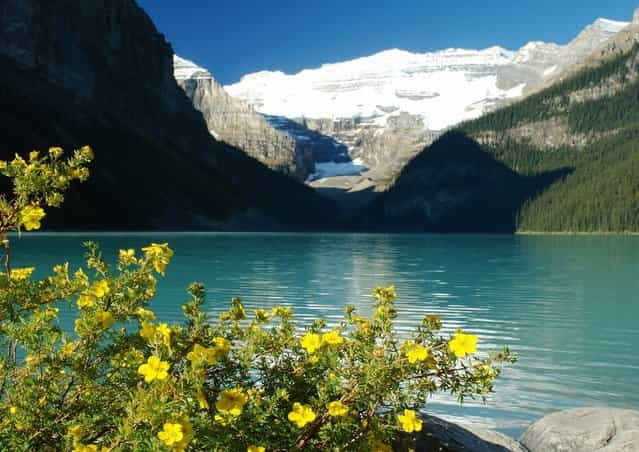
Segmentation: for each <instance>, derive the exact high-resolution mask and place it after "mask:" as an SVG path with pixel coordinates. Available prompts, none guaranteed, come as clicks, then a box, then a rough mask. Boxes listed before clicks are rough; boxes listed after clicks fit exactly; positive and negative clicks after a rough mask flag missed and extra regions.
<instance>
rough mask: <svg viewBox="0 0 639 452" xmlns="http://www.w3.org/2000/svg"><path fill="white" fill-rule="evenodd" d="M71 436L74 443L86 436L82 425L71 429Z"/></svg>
mask: <svg viewBox="0 0 639 452" xmlns="http://www.w3.org/2000/svg"><path fill="white" fill-rule="evenodd" d="M69 436H71V438H73V442H74V443H77V442H78V441H80V439H82V437H83V436H84V429H83V428H82V426H81V425H74V426H73V427H70V428H69Z"/></svg>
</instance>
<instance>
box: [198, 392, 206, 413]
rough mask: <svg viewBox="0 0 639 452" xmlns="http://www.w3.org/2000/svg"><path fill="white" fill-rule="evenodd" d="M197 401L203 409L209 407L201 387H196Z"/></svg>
mask: <svg viewBox="0 0 639 452" xmlns="http://www.w3.org/2000/svg"><path fill="white" fill-rule="evenodd" d="M197 403H198V405H200V408H202V409H203V410H208V409H209V402H208V400H206V396H205V395H204V392H202V388H198V390H197Z"/></svg>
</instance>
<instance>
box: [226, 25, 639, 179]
mask: <svg viewBox="0 0 639 452" xmlns="http://www.w3.org/2000/svg"><path fill="white" fill-rule="evenodd" d="M627 25H628V23H627V22H618V21H611V20H607V19H597V20H596V21H595V22H594V23H593V24H591V25H589V26H588V27H586V28H585V29H584V30H583V31H582V32H581V33H580V34H579V35H578V36H577V37H576V38H575V39H574V40H573V41H571V42H570V43H568V44H566V45H557V44H553V43H544V42H531V43H528V44H526V45H525V46H523V47H522V48H521V49H519V50H517V51H510V50H507V49H504V48H502V47H490V48H487V49H483V50H467V49H447V50H442V51H438V52H429V53H411V52H406V51H402V50H398V49H393V50H388V51H384V52H381V53H377V54H375V55H372V56H368V57H364V58H358V59H355V60H351V61H346V62H341V63H333V64H325V65H323V66H321V67H320V68H317V69H307V70H303V71H301V72H299V73H297V74H292V75H289V74H285V73H283V72H271V71H262V72H258V73H254V74H249V75H246V76H244V77H243V78H242V79H241V80H240V81H239V82H238V83H235V84H232V85H229V86H226V87H225V88H226V90H227V91H228V92H229V93H230V94H231V95H232V96H234V97H237V98H239V99H242V100H244V101H246V102H247V103H248V104H249V105H251V106H252V107H253V108H255V109H256V110H257V111H258V112H260V113H263V114H266V115H270V116H284V117H287V118H291V119H297V120H301V119H302V118H303V119H304V120H305V122H306V123H307V124H308V125H309V127H311V128H315V129H316V130H318V131H320V132H322V133H324V134H326V135H330V136H333V137H334V138H335V139H336V140H337V141H339V142H342V143H344V144H346V145H347V146H348V149H349V155H350V157H351V158H352V159H355V158H358V159H360V160H361V161H363V162H364V163H365V164H366V165H368V166H371V167H375V166H378V165H380V164H384V163H387V164H390V163H397V162H390V161H389V160H390V159H391V156H394V155H395V154H396V153H397V149H395V147H396V146H402V147H403V149H404V151H403V152H404V154H403V155H402V156H400V157H397V156H396V155H395V158H399V159H400V160H402V159H403V160H406V159H407V158H409V157H410V156H411V155H413V154H414V153H415V152H417V151H418V150H420V149H421V148H423V146H424V145H426V144H428V142H429V140H432V138H433V136H434V134H433V132H437V131H441V130H444V129H446V128H448V127H450V126H453V125H455V124H457V123H459V122H461V121H464V120H468V119H473V118H476V117H478V116H480V115H482V114H483V113H485V112H487V111H490V110H492V109H494V108H497V107H498V106H501V105H504V104H505V103H508V102H511V101H513V100H515V99H518V98H520V97H522V96H523V95H525V94H527V93H529V92H532V91H534V90H535V89H538V88H539V87H541V86H543V85H544V82H545V80H548V79H551V78H555V77H557V76H558V74H561V73H563V72H564V71H566V70H568V69H569V68H570V67H572V66H573V65H575V64H577V63H578V62H579V61H581V60H583V59H584V58H586V57H587V56H588V55H590V54H591V53H592V52H593V51H594V49H596V48H598V47H599V46H601V45H603V44H604V43H605V42H607V41H608V40H610V39H611V38H612V37H613V36H615V35H616V34H617V33H618V32H619V31H620V30H621V29H623V28H624V27H626V26H627ZM398 123H399V124H403V126H401V127H399V128H398V127H397V124H398ZM406 124H410V126H406ZM398 133H399V134H400V135H399V136H398V135H397V134H398Z"/></svg>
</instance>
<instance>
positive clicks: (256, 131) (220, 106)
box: [173, 55, 315, 180]
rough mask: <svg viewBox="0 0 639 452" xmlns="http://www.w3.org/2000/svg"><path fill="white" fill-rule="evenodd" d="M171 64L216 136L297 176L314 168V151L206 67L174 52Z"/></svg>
mask: <svg viewBox="0 0 639 452" xmlns="http://www.w3.org/2000/svg"><path fill="white" fill-rule="evenodd" d="M173 64H174V75H175V79H176V80H177V82H178V84H179V85H180V87H182V89H183V90H184V92H185V93H186V95H187V96H188V97H189V99H191V101H192V102H193V106H194V107H195V108H196V109H197V110H199V111H200V112H202V115H203V116H204V119H205V120H206V124H207V126H208V128H209V131H210V132H211V134H213V136H214V137H215V138H216V139H219V140H221V141H224V142H225V143H228V144H230V145H232V146H235V147H237V148H239V149H241V150H243V151H244V152H246V153H247V154H248V155H250V156H251V157H253V158H255V159H257V160H259V161H260V162H262V163H264V164H265V165H266V166H268V167H269V168H272V169H274V170H277V171H282V172H284V173H287V174H291V175H293V176H295V177H296V178H298V179H300V180H305V179H306V178H307V177H308V175H310V174H312V173H313V172H314V171H315V165H314V159H313V155H312V153H311V152H310V150H309V148H308V146H306V145H305V143H304V142H303V141H301V140H300V141H299V143H298V142H296V141H295V140H294V139H292V138H290V137H289V136H286V135H284V134H283V133H282V132H279V131H277V130H276V129H275V128H273V127H272V126H271V125H270V124H269V123H268V122H267V121H266V120H265V119H264V117H263V116H262V115H260V114H258V113H256V112H255V111H254V110H253V109H252V108H251V107H250V106H249V105H248V104H246V102H243V101H241V100H239V99H236V98H233V97H231V96H230V95H229V94H228V93H227V92H226V91H225V90H224V88H223V87H222V85H220V84H219V83H218V82H217V81H216V80H215V79H214V78H213V76H212V75H211V73H210V72H209V71H207V70H206V69H203V68H201V67H199V66H197V65H196V64H194V63H193V62H191V61H189V60H185V59H184V58H180V57H179V56H177V55H175V56H174V59H173Z"/></svg>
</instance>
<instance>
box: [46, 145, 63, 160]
mask: <svg viewBox="0 0 639 452" xmlns="http://www.w3.org/2000/svg"><path fill="white" fill-rule="evenodd" d="M63 153H64V151H63V150H62V148H59V147H52V148H49V155H50V156H51V158H53V159H58V158H60V157H62V154H63Z"/></svg>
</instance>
